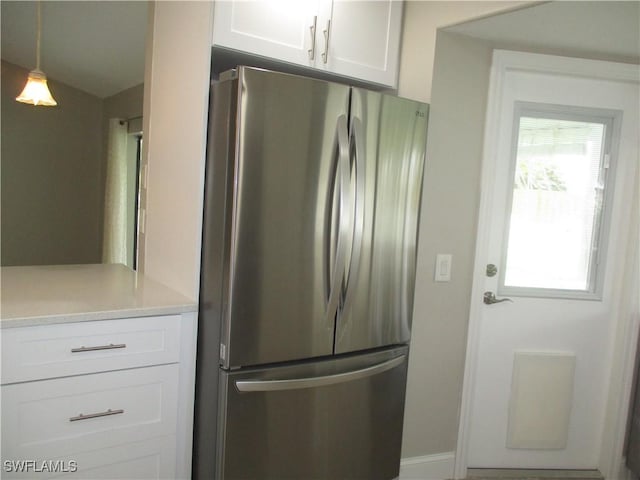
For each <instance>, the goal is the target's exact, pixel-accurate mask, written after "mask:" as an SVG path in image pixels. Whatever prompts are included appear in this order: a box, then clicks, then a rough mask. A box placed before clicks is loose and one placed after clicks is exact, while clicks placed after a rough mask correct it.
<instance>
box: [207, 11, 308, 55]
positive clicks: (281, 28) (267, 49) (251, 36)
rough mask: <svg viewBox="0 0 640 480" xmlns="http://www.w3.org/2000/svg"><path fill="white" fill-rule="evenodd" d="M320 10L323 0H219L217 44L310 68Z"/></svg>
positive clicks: (216, 14)
mask: <svg viewBox="0 0 640 480" xmlns="http://www.w3.org/2000/svg"><path fill="white" fill-rule="evenodd" d="M318 11H319V0H270V1H264V0H263V1H259V0H258V1H217V2H216V3H215V10H214V20H213V45H214V46H220V47H226V48H231V49H233V50H240V51H243V52H248V53H253V54H256V55H261V56H264V57H269V58H275V59H278V60H283V61H285V62H291V63H295V64H298V65H306V66H310V65H313V64H314V60H315V58H312V57H315V55H313V54H315V50H314V48H313V40H314V36H315V37H317V35H314V32H313V27H314V24H315V23H318V20H317V15H318ZM314 19H315V20H314Z"/></svg>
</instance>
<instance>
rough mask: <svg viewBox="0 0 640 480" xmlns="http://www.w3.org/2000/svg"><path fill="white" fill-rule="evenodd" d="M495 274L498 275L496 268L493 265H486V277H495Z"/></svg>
mask: <svg viewBox="0 0 640 480" xmlns="http://www.w3.org/2000/svg"><path fill="white" fill-rule="evenodd" d="M496 273H498V267H496V266H495V265H494V264H493V263H490V264H488V265H487V277H495V276H496Z"/></svg>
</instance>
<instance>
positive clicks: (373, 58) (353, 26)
mask: <svg viewBox="0 0 640 480" xmlns="http://www.w3.org/2000/svg"><path fill="white" fill-rule="evenodd" d="M401 28H402V1H400V0H369V1H350V0H259V1H244V0H222V1H216V3H215V11H214V27H213V44H214V45H216V46H221V47H226V48H230V49H234V50H239V51H243V52H247V53H251V54H254V55H260V56H263V57H267V58H271V59H275V60H280V61H284V62H289V63H293V64H296V65H300V66H305V67H311V68H314V69H318V70H323V71H326V72H330V73H335V74H338V75H342V76H346V77H351V78H355V79H358V80H363V81H366V82H372V83H377V84H380V85H385V86H389V87H395V86H396V81H397V72H398V58H399V57H398V54H399V47H400V33H401Z"/></svg>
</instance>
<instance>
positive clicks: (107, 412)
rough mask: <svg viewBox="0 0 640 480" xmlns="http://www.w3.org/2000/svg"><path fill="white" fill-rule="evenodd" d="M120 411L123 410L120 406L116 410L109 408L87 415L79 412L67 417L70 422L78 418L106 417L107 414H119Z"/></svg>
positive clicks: (122, 411)
mask: <svg viewBox="0 0 640 480" xmlns="http://www.w3.org/2000/svg"><path fill="white" fill-rule="evenodd" d="M121 413H124V410H122V409H121V408H120V409H118V410H111V409H109V410H107V411H106V412H100V413H90V414H88V415H83V414H82V413H81V414H80V415H78V416H77V417H71V418H69V421H70V422H77V421H78V420H88V419H89V418H98V417H108V416H109V415H119V414H121Z"/></svg>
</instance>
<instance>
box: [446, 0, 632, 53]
mask: <svg viewBox="0 0 640 480" xmlns="http://www.w3.org/2000/svg"><path fill="white" fill-rule="evenodd" d="M445 30H446V31H448V32H454V33H459V34H462V35H466V36H470V37H474V38H479V39H483V40H487V41H489V42H493V43H494V44H502V45H504V44H509V45H510V48H517V47H523V48H536V49H542V50H546V51H549V52H554V53H557V54H559V55H567V56H586V57H589V58H597V59H607V60H612V61H619V62H628V63H640V2H639V1H623V2H620V1H586V2H584V1H559V2H549V3H543V4H539V5H534V6H531V7H526V8H523V9H521V10H516V11H513V12H508V13H504V14H500V15H496V16H492V17H487V18H483V19H479V20H474V21H471V22H466V23H462V24H459V25H455V26H453V27H448V28H446V29H445ZM501 48H504V47H501Z"/></svg>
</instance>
